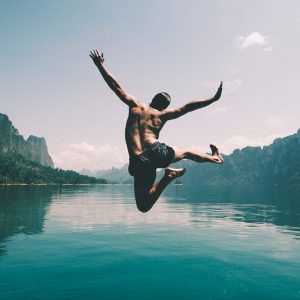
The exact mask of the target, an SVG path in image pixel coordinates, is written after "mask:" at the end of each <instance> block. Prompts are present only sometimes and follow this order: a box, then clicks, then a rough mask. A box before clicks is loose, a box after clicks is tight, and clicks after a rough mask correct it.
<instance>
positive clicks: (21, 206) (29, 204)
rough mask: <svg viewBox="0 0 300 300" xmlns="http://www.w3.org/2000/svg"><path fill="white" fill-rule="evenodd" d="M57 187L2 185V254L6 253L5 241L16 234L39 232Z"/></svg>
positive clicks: (0, 196)
mask: <svg viewBox="0 0 300 300" xmlns="http://www.w3.org/2000/svg"><path fill="white" fill-rule="evenodd" d="M56 193H57V189H56V188H49V187H31V186H19V187H10V186H8V187H0V255H1V254H3V253H5V251H6V250H5V247H4V245H3V242H4V241H6V240H7V239H8V238H10V237H12V236H13V235H15V234H20V233H21V234H25V235H31V234H38V233H42V232H43V229H44V222H45V218H46V214H47V210H48V207H49V204H50V203H51V200H52V196H53V195H54V194H56Z"/></svg>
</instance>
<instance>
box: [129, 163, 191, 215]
mask: <svg viewBox="0 0 300 300" xmlns="http://www.w3.org/2000/svg"><path fill="white" fill-rule="evenodd" d="M185 171H186V170H185V169H184V168H181V169H172V168H166V169H165V175H164V177H163V178H162V179H161V180H160V181H158V182H157V183H155V184H154V185H153V186H150V187H149V188H147V187H142V186H139V185H138V184H137V183H136V180H135V181H134V192H135V200H136V205H137V208H138V209H139V210H140V211H141V212H147V211H149V210H150V209H151V208H152V206H153V205H154V204H155V202H156V201H157V199H158V198H159V196H160V195H161V193H162V192H163V190H164V189H165V188H166V187H167V185H168V184H169V183H170V182H172V181H173V180H174V179H175V178H177V177H180V176H182V175H183V174H184V173H185Z"/></svg>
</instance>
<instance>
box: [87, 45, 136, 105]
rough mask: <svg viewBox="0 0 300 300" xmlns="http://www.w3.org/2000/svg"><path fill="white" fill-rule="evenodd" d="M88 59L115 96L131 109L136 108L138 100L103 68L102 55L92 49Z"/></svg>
mask: <svg viewBox="0 0 300 300" xmlns="http://www.w3.org/2000/svg"><path fill="white" fill-rule="evenodd" d="M90 57H91V59H92V60H93V62H94V64H95V65H96V67H97V68H98V70H99V71H100V73H101V75H102V77H103V79H104V80H105V81H106V83H107V84H108V86H109V87H110V88H111V89H112V90H113V91H114V92H115V94H116V95H117V96H118V97H119V98H120V99H121V100H122V101H123V102H124V103H125V104H127V105H128V106H130V107H133V106H136V105H137V103H138V100H137V99H136V98H135V97H133V96H131V95H129V94H128V93H127V92H126V91H125V90H124V89H123V88H122V87H121V85H120V84H119V83H118V81H117V80H116V78H114V76H113V75H112V74H110V73H109V72H108V71H107V70H106V68H105V67H104V66H103V63H104V56H103V53H102V54H101V55H100V54H99V51H98V50H97V49H93V51H90Z"/></svg>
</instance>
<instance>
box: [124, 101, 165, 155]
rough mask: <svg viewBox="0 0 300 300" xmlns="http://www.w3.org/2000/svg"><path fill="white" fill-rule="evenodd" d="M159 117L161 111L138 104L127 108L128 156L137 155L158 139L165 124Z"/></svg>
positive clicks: (126, 136)
mask: <svg viewBox="0 0 300 300" xmlns="http://www.w3.org/2000/svg"><path fill="white" fill-rule="evenodd" d="M161 115H162V112H161V111H158V110H156V109H154V108H152V107H150V106H149V105H146V104H143V103H140V102H139V103H138V105H137V106H134V107H129V115H128V119H127V123H126V129H125V139H126V144H127V149H128V153H129V155H130V156H132V155H139V154H140V153H142V152H143V151H144V150H145V149H146V148H147V147H149V146H150V145H152V144H153V143H154V142H155V141H156V140H157V139H158V137H159V132H160V130H161V129H162V127H163V126H164V124H165V122H164V121H162V120H161Z"/></svg>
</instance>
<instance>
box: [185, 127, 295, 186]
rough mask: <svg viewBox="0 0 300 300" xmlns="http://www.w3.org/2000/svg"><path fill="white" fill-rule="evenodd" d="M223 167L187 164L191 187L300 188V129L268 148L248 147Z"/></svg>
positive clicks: (186, 175)
mask: <svg viewBox="0 0 300 300" xmlns="http://www.w3.org/2000/svg"><path fill="white" fill-rule="evenodd" d="M224 159H225V163H224V164H223V165H216V164H208V163H204V164H196V163H193V162H182V163H181V165H183V166H184V165H185V164H186V168H187V172H186V174H185V175H184V176H183V177H182V182H183V183H185V184H187V185H193V186H196V185H201V184H209V185H218V184H222V185H236V184H272V185H273V184H278V185H280V184H300V129H299V130H298V132H297V133H296V134H293V135H290V136H287V137H284V138H278V139H276V140H275V141H274V142H273V143H272V144H271V145H269V146H264V147H246V148H243V149H241V150H239V149H237V150H234V151H233V153H232V154H231V155H228V156H224Z"/></svg>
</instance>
